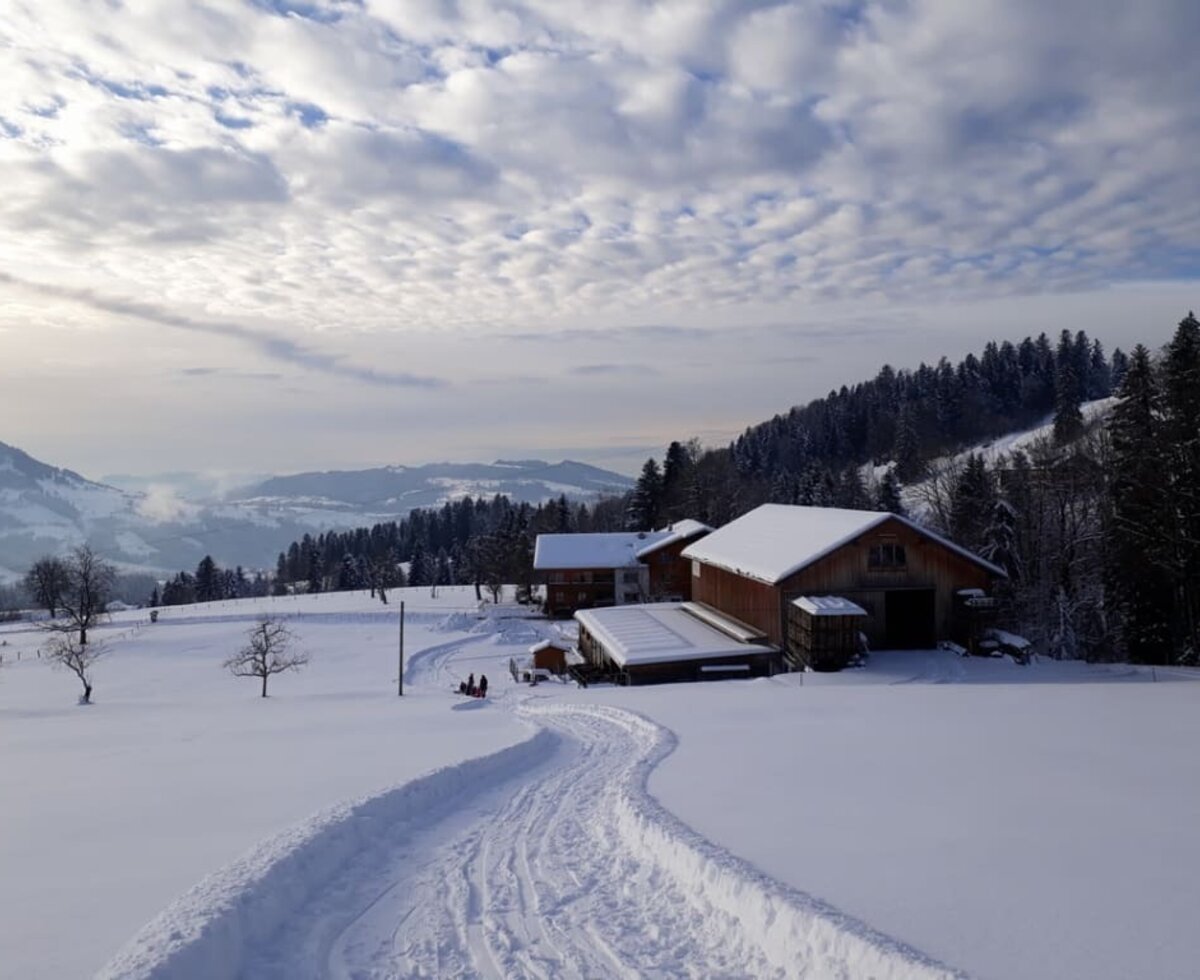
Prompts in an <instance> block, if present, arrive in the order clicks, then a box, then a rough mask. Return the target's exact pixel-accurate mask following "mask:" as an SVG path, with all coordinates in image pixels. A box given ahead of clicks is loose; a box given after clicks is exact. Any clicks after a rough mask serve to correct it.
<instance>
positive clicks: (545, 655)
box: [529, 640, 570, 674]
mask: <svg viewBox="0 0 1200 980" xmlns="http://www.w3.org/2000/svg"><path fill="white" fill-rule="evenodd" d="M569 649H570V648H569V647H568V646H567V645H566V644H565V643H560V642H557V641H555V640H543V641H542V642H541V643H535V644H534V645H533V646H531V647H530V648H529V666H530V667H532V668H533V669H534V670H538V669H541V670H548V671H550V673H552V674H565V673H566V672H567V651H568V650H569Z"/></svg>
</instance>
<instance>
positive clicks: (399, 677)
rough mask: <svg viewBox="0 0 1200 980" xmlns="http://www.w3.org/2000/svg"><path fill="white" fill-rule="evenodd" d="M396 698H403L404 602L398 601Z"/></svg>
mask: <svg viewBox="0 0 1200 980" xmlns="http://www.w3.org/2000/svg"><path fill="white" fill-rule="evenodd" d="M396 696H397V697H400V698H402V697H404V600H403V599H401V600H400V672H399V673H398V674H397V675H396Z"/></svg>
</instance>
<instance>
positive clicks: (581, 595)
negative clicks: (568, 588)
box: [579, 592, 587, 602]
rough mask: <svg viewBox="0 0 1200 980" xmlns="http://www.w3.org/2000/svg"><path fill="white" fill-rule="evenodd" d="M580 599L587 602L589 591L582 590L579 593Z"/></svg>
mask: <svg viewBox="0 0 1200 980" xmlns="http://www.w3.org/2000/svg"><path fill="white" fill-rule="evenodd" d="M579 601H580V602H587V593H586V592H580V593H579Z"/></svg>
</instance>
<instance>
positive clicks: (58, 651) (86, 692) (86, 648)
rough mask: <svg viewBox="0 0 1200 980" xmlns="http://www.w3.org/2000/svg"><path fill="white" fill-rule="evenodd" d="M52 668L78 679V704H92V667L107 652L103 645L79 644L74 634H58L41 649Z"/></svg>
mask: <svg viewBox="0 0 1200 980" xmlns="http://www.w3.org/2000/svg"><path fill="white" fill-rule="evenodd" d="M43 652H44V653H45V656H46V659H47V660H48V661H49V663H50V665H51V666H52V667H62V668H65V669H66V670H69V671H70V672H71V673H72V674H74V675H75V676H76V677H78V678H79V683H80V684H82V685H83V694H81V695H80V696H79V703H80V704H91V703H92V665H93V664H94V663H95V662H96V661H97V660H99V659H100V658H101V657H102V656H104V654H105V653H107V652H108V651H107V650H106V649H105V646H104V644H103V643H81V642H80V640H79V637H77V636H76V635H75V634H74V632H71V633H59V634H58V635H56V636H55V637H53V638H52V639H51V640H49V641H48V642H47V643H46V645H45V646H44V647H43Z"/></svg>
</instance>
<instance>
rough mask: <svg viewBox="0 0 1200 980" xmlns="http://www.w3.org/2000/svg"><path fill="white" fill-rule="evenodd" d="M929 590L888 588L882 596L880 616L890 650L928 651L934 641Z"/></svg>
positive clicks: (932, 600) (932, 595)
mask: <svg viewBox="0 0 1200 980" xmlns="http://www.w3.org/2000/svg"><path fill="white" fill-rule="evenodd" d="M934 608H935V607H934V592H933V589H892V590H889V591H888V592H887V593H885V598H884V617H885V621H886V623H887V638H886V640H885V641H884V646H885V647H887V648H888V649H890V650H924V649H931V648H932V647H933V646H934V643H935V639H936V632H937V631H936V629H935V626H934Z"/></svg>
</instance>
